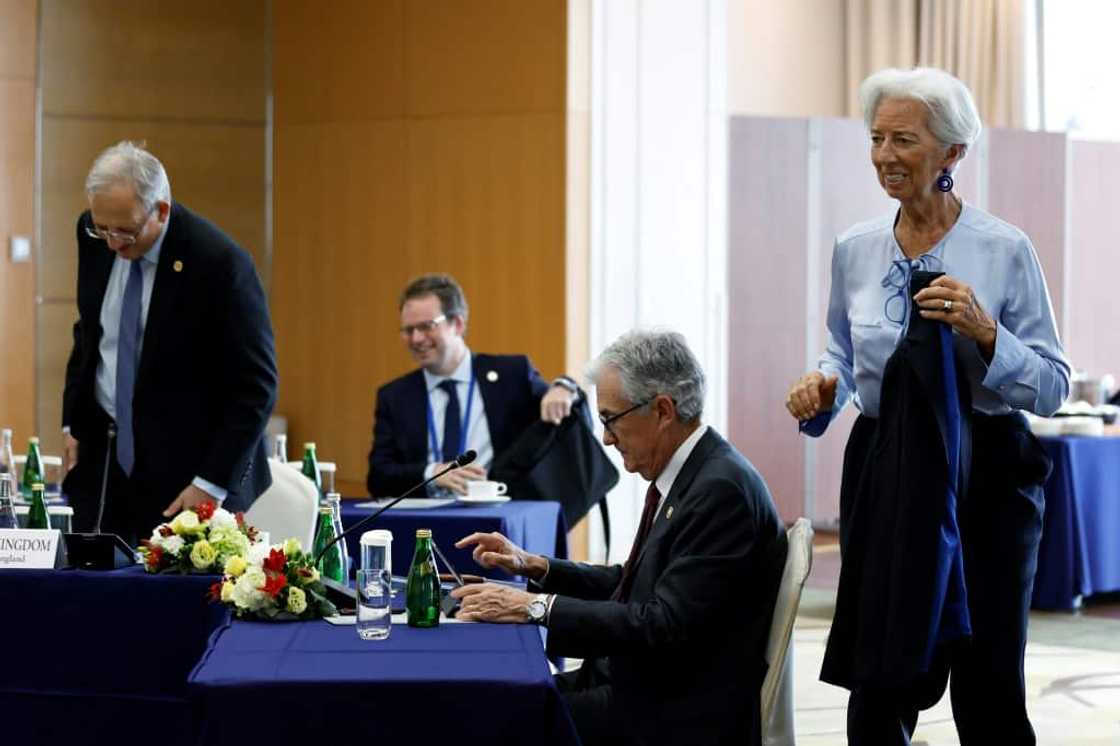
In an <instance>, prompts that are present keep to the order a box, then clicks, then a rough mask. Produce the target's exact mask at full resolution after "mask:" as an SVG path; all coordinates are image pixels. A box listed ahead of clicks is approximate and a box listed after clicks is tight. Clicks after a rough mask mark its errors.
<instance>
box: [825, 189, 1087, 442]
mask: <svg viewBox="0 0 1120 746" xmlns="http://www.w3.org/2000/svg"><path fill="white" fill-rule="evenodd" d="M894 222H895V215H894V214H891V215H887V216H884V217H882V218H879V219H877V220H873V221H870V222H866V223H861V224H859V225H856V226H854V227H853V228H850V229H849V230H848V231H846V232H845V233H843V234H842V235H840V236H839V237H838V238H837V239H836V245H835V247H834V249H833V253H832V291H831V294H830V296H829V303H828V319H827V325H828V346H827V349H826V350H825V352H824V354H823V355H822V356H821V358H820V361H819V363H818V367H819V369H820V370H821V372H823V373H824V374H825V375H826V376H831V375H837V376H839V378H840V380H839V383H838V385H837V390H836V402H835V405H834V406H833V409H832V413H831V417H829V418H827V419H828V420H831V418H832V417H835V416H836V415H837V414H838V413H839V412H840V410H842V409H843V408H844V406H845V405H846V404H847V403H848V401H849V400H851V399H854V401H855V405H856V407H857V408H858V409H859V410H860V412H862V413H863V414H865V415H867V416H868V417H878V415H879V390H880V387H881V386H882V382H883V370H884V368H885V367H886V364H887V359H888V358H889V357H890V356H891V353H893V352H894V349H895V347H896V346H897V345H898V342H899V340H901V339H902V337H903V335H904V332H905V329H906V324H907V322H908V320H909V319H908V318H907V317H908V314H909V309H910V293H909V290H908V287H909V278H910V272H911V271H913V270H914V269H927V270H934V271H944V272H945V273H946V274H948V275H950V276H951V277H954V278H956V279H958V280H960V281H962V282H965V283H967V284H968V285H970V286H971V287H972V289H973V292H975V294H976V297H977V299H978V300H979V301H980V304H981V305H982V306H983V307H984V310H986V311H987V312H988V314H989V315H990V316H991V317H992V318H993V319H995V320H996V323H997V330H996V346H995V354H994V355H993V357H992V361H991V363H986V362H985V361H984V359H983V357H982V356H981V355H980V351H979V349H978V348H977V346H976V343H975V342H974V341H973V340H971V339H968V338H966V337H963V336H961V335H960V334H955V335H954V340H955V349H956V354H957V359H958V360H960V361H962V363H963V365H964V369H965V371H966V372H967V374H968V379H969V383H970V384H971V389H972V407H973V409H974V410H976V411H979V412H983V413H986V414H1006V413H1008V412H1010V411H1012V410H1013V409H1025V410H1028V411H1030V412H1034V413H1036V414H1039V415H1044V416H1045V415H1049V414H1052V413H1053V412H1054V411H1055V410H1056V409H1057V408H1058V407H1059V406H1060V405H1061V403H1062V401H1064V400H1065V398H1066V395H1067V393H1068V392H1069V374H1070V366H1069V361H1068V360H1066V357H1065V353H1064V352H1063V350H1062V345H1061V343H1060V342H1059V341H1058V330H1057V327H1056V324H1055V322H1054V311H1053V308H1052V307H1051V305H1050V294H1049V292H1048V291H1047V289H1046V281H1045V280H1044V279H1043V277H1042V268H1041V267H1040V266H1039V263H1038V257H1037V255H1036V254H1035V251H1034V247H1033V246H1032V245H1031V242H1030V239H1028V238H1027V236H1026V235H1025V234H1024V233H1023V232H1022V231H1021V230H1019V229H1018V228H1016V227H1014V226H1012V225H1009V224H1007V223H1005V222H1003V221H1002V220H999V219H998V218H996V217H993V216H992V215H989V214H988V213H986V212H984V211H983V210H979V209H977V208H975V207H972V206H970V205H968V204H965V205H964V206H963V208H962V210H961V214H960V217H959V218H958V219H957V222H956V224H954V225H953V227H952V228H951V229H950V230H949V232H948V233H946V234H945V237H944V238H942V239H941V241H940V242H939V243H938V244H937V245H936V246H934V247H933V248H932V249H930V250H929V251H928V252H927V253H925V254H923V255H922V256H920V257H918V258H917V259H913V260H910V259H907V258H906V257H905V255H904V254H903V253H902V249H901V248H900V247H899V245H898V242H897V241H896V240H895V237H894ZM825 419H826V418H824V417H818V418H815V420H817V421H816V422H812V425H810V423H804V425H803V429H804V430H805V431H806V432H807V433H808V434H810V435H819V434H820V433H821V432H823V431H824V429H825V427H826V426H827V421H825Z"/></svg>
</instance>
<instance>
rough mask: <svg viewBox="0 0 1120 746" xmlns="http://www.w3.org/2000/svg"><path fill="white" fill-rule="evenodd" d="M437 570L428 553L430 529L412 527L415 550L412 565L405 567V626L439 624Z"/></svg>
mask: <svg viewBox="0 0 1120 746" xmlns="http://www.w3.org/2000/svg"><path fill="white" fill-rule="evenodd" d="M439 602H440V587H439V572H438V571H437V570H436V558H435V557H434V556H433V555H432V532H431V529H427V528H418V529H416V551H415V553H414V554H413V555H412V567H410V568H409V570H408V584H407V585H406V586H405V607H406V608H407V610H408V626H409V627H438V626H439Z"/></svg>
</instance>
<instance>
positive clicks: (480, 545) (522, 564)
mask: <svg viewBox="0 0 1120 746" xmlns="http://www.w3.org/2000/svg"><path fill="white" fill-rule="evenodd" d="M469 546H473V547H474V549H473V550H472V551H471V556H472V557H473V558H474V561H475V562H476V563H478V565H480V566H481V567H487V568H489V567H500V568H501V569H503V570H505V571H506V572H508V573H509V574H510V575H524V576H525V577H527V578H529V579H531V580H540V579H541V578H543V577H544V576H545V574H546V573H547V572H548V560H547V559H545V558H544V557H541V556H540V555H538V554H530V553H529V552H526V551H525V550H524V549H522V548H521V547H519V546H517V545H516V544H514V543H513V542H512V541H510V540H509V539H507V538H506V537H504V536H502V535H501V534H499V533H498V532H497V531H491V532H490V533H488V534H487V533H473V534H471V535H470V536H467V537H464V538H462V539H459V541H457V542H455V548H456V549H466V548H467V547H469Z"/></svg>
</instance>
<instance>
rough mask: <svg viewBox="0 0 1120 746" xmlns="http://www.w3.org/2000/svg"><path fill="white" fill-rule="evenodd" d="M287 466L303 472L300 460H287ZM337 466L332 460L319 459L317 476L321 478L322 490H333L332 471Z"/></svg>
mask: <svg viewBox="0 0 1120 746" xmlns="http://www.w3.org/2000/svg"><path fill="white" fill-rule="evenodd" d="M288 466H290V467H291V468H293V469H295V470H296V471H298V472H300V473H301V474H302V473H303V462H302V461H289V462H288ZM337 469H338V467H336V466H335V463H334V462H333V461H320V462H319V476H320V477H322V478H323V492H334V473H335V471H337Z"/></svg>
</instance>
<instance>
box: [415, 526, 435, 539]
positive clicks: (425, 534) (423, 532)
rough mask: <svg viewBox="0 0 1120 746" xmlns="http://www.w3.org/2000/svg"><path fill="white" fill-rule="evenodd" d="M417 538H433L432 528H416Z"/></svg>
mask: <svg viewBox="0 0 1120 746" xmlns="http://www.w3.org/2000/svg"><path fill="white" fill-rule="evenodd" d="M416 538H417V539H430V538H432V530H431V529H430V528H418V529H416Z"/></svg>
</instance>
